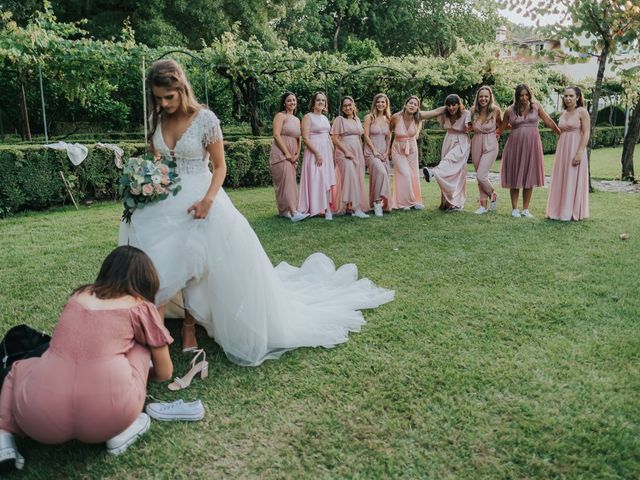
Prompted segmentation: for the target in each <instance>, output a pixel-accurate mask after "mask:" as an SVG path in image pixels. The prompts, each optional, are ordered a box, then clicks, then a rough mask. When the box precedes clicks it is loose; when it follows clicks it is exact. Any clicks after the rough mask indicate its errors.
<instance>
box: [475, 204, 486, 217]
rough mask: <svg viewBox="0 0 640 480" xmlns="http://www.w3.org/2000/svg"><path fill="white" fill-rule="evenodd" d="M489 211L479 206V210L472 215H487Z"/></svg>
mask: <svg viewBox="0 0 640 480" xmlns="http://www.w3.org/2000/svg"><path fill="white" fill-rule="evenodd" d="M488 211H489V210H487V209H486V208H484V207H483V206H480V208H478V209H477V210H476V211H475V212H474V213H475V214H476V215H484V214H485V213H487V212H488Z"/></svg>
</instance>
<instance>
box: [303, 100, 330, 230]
mask: <svg viewBox="0 0 640 480" xmlns="http://www.w3.org/2000/svg"><path fill="white" fill-rule="evenodd" d="M309 110H311V111H310V112H309V113H307V114H306V115H305V116H304V117H303V118H302V139H303V140H304V146H305V148H304V156H303V159H302V174H301V176H300V199H299V201H298V211H299V212H300V213H307V214H309V215H311V216H315V215H321V214H324V218H325V219H326V220H332V219H333V215H332V214H331V193H332V190H333V189H334V187H335V184H336V171H335V165H334V163H333V144H332V142H331V137H330V136H329V132H330V130H331V125H330V124H329V120H328V119H327V117H326V116H325V115H324V113H326V111H327V96H326V95H325V94H324V93H323V92H316V93H315V94H314V95H313V97H312V98H311V102H310V104H309Z"/></svg>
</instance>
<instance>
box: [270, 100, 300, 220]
mask: <svg viewBox="0 0 640 480" xmlns="http://www.w3.org/2000/svg"><path fill="white" fill-rule="evenodd" d="M297 104H298V102H297V99H296V96H295V95H294V94H293V93H291V92H285V93H284V94H283V95H282V98H281V100H280V111H279V112H278V113H277V114H276V116H275V118H274V119H273V143H272V144H271V152H270V153H269V169H270V170H271V177H272V178H273V188H274V190H275V193H276V204H277V206H278V213H279V214H280V216H281V217H285V218H288V219H290V220H292V221H294V222H298V221H300V220H304V219H305V218H307V217H308V215H306V214H302V213H299V212H298V211H297V207H298V190H297V186H296V165H297V164H298V157H299V156H300V147H301V143H302V142H301V135H302V133H301V130H300V120H299V119H298V117H296V116H295V114H296V107H297Z"/></svg>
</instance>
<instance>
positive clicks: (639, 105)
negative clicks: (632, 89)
mask: <svg viewBox="0 0 640 480" xmlns="http://www.w3.org/2000/svg"><path fill="white" fill-rule="evenodd" d="M638 138H640V98H639V99H638V101H637V102H636V105H635V107H633V115H632V116H631V121H630V122H629V130H627V135H626V136H625V137H624V143H623V146H622V179H623V180H631V181H632V182H634V183H635V181H636V178H635V172H634V171H633V152H634V150H635V148H636V143H638Z"/></svg>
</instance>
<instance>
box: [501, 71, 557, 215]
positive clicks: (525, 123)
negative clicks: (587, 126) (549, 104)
mask: <svg viewBox="0 0 640 480" xmlns="http://www.w3.org/2000/svg"><path fill="white" fill-rule="evenodd" d="M540 119H542V121H544V123H545V125H546V126H547V127H549V128H550V129H552V130H553V131H554V132H556V133H557V134H559V133H560V129H559V128H558V126H557V125H556V123H555V122H554V121H553V120H552V119H551V117H549V115H547V113H546V112H545V111H544V109H543V108H542V105H540V103H538V102H537V101H535V100H534V99H533V96H532V94H531V89H529V87H528V86H527V85H525V84H524V83H521V84H520V85H518V86H517V87H516V90H515V95H514V100H513V104H512V105H510V106H509V107H508V108H507V110H506V111H505V112H504V118H503V119H502V126H501V128H500V131H504V130H505V129H506V128H508V127H509V126H511V134H510V135H509V138H508V139H507V143H506V145H505V146H504V151H503V152H502V165H501V166H500V181H501V184H502V188H508V189H509V194H510V196H511V208H512V210H511V216H512V217H515V218H520V217H525V218H533V214H532V213H531V212H530V211H529V203H530V202H531V195H532V194H533V187H542V186H544V163H543V158H542V156H543V155H542V141H541V140H540V132H539V131H538V123H539V121H540ZM520 189H522V212H520V210H518V196H519V193H520V192H519V190H520Z"/></svg>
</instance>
